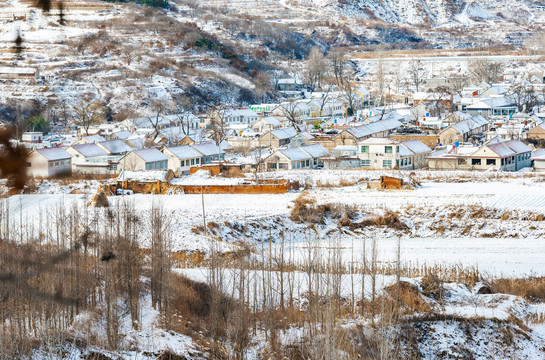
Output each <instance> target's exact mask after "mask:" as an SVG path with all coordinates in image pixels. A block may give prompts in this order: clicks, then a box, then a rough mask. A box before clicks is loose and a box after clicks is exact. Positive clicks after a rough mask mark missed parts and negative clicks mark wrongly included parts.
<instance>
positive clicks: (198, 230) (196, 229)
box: [191, 225, 204, 235]
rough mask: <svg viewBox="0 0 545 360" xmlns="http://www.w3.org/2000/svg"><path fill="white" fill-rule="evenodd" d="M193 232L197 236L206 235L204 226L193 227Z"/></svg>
mask: <svg viewBox="0 0 545 360" xmlns="http://www.w3.org/2000/svg"><path fill="white" fill-rule="evenodd" d="M191 232H192V233H193V234H195V235H201V234H203V233H204V226H202V225H199V226H193V227H192V228H191Z"/></svg>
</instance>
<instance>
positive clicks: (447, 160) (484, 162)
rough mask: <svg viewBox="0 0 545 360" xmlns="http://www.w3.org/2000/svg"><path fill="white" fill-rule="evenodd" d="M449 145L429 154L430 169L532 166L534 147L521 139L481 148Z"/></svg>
mask: <svg viewBox="0 0 545 360" xmlns="http://www.w3.org/2000/svg"><path fill="white" fill-rule="evenodd" d="M468 150H469V151H465V149H464V148H463V147H455V146H447V147H446V148H445V149H442V150H439V151H437V152H435V153H432V154H430V156H428V164H429V168H430V170H490V169H495V170H501V171H518V170H520V169H522V168H525V167H530V166H531V165H532V162H531V159H530V158H531V153H532V149H530V148H529V147H528V146H526V145H525V144H524V143H522V142H521V141H519V140H509V141H503V142H495V143H487V144H484V145H483V146H481V147H480V148H473V147H471V148H469V149H468Z"/></svg>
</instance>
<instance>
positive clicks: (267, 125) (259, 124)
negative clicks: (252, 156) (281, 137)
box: [252, 116, 282, 133]
mask: <svg viewBox="0 0 545 360" xmlns="http://www.w3.org/2000/svg"><path fill="white" fill-rule="evenodd" d="M281 127H282V122H281V121H280V120H278V119H277V118H275V117H274V116H266V117H263V118H261V119H259V120H257V121H256V122H255V123H253V124H252V129H253V130H254V131H255V132H258V133H263V132H265V131H267V130H269V131H270V130H277V129H280V128H281Z"/></svg>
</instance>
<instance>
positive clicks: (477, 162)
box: [471, 159, 481, 165]
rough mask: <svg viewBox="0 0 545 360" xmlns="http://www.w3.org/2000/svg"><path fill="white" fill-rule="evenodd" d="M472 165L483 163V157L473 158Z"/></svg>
mask: <svg viewBox="0 0 545 360" xmlns="http://www.w3.org/2000/svg"><path fill="white" fill-rule="evenodd" d="M471 165H481V159H471Z"/></svg>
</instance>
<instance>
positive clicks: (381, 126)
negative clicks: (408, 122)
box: [346, 119, 403, 139]
mask: <svg viewBox="0 0 545 360" xmlns="http://www.w3.org/2000/svg"><path fill="white" fill-rule="evenodd" d="M402 125H403V124H402V123H401V122H400V121H399V120H397V119H385V120H381V121H376V122H373V123H370V124H365V125H361V126H357V127H352V128H350V129H347V130H346V131H348V132H349V133H351V134H352V135H354V136H355V137H356V138H358V139H359V138H362V137H365V136H371V135H373V134H376V133H379V132H383V131H390V130H394V129H396V128H398V127H400V126H402Z"/></svg>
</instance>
